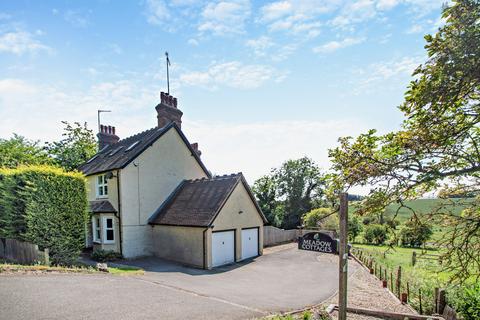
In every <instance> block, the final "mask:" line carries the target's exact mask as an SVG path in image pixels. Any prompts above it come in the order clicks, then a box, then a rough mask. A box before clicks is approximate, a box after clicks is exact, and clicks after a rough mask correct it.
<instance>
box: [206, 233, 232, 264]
mask: <svg viewBox="0 0 480 320" xmlns="http://www.w3.org/2000/svg"><path fill="white" fill-rule="evenodd" d="M234 261H235V232H234V231H221V232H213V233H212V264H213V266H214V267H217V266H221V265H224V264H227V263H232V262H234Z"/></svg>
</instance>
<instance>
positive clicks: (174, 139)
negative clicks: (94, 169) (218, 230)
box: [120, 128, 207, 258]
mask: <svg viewBox="0 0 480 320" xmlns="http://www.w3.org/2000/svg"><path fill="white" fill-rule="evenodd" d="M203 177H207V175H206V174H205V172H204V171H203V170H202V168H201V166H200V165H199V163H198V162H197V160H196V159H195V157H194V156H193V155H192V154H191V152H190V149H189V148H188V147H187V146H186V145H185V144H184V142H183V140H182V138H181V137H180V135H179V134H178V133H177V131H176V130H175V129H174V128H172V129H170V130H169V131H168V132H166V133H165V134H164V135H163V136H162V137H161V138H160V139H158V140H157V141H156V142H155V143H154V144H153V145H152V146H150V147H149V148H147V149H146V150H145V151H144V152H143V153H142V154H141V155H140V156H138V157H137V158H136V159H135V160H134V161H132V162H131V163H130V164H129V165H127V166H126V167H125V168H124V169H123V170H121V173H120V197H121V206H122V207H121V220H122V240H123V242H122V251H123V255H124V256H125V257H127V258H132V257H138V256H143V255H149V254H151V253H152V252H158V250H157V249H156V248H152V245H153V231H152V227H150V226H149V225H148V218H150V216H151V215H152V214H153V212H154V211H155V210H156V209H157V208H158V207H159V206H160V205H161V204H162V203H163V202H164V201H165V200H166V198H167V197H168V196H169V195H170V194H171V193H172V191H173V190H175V188H176V187H177V186H178V185H179V184H180V182H181V181H182V180H184V179H196V178H203Z"/></svg>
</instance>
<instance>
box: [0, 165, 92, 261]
mask: <svg viewBox="0 0 480 320" xmlns="http://www.w3.org/2000/svg"><path fill="white" fill-rule="evenodd" d="M86 221H87V195H86V184H85V179H84V177H83V175H82V174H80V173H76V172H65V171H63V170H62V169H59V168H54V167H48V166H32V167H19V168H16V169H0V237H6V238H14V239H18V240H22V241H28V242H32V243H35V244H37V245H38V246H39V247H40V249H44V248H48V249H49V250H50V257H51V261H52V263H54V264H64V265H65V264H72V263H74V262H75V260H76V259H77V257H78V255H79V253H80V251H81V250H82V248H83V246H84V244H85V223H86Z"/></svg>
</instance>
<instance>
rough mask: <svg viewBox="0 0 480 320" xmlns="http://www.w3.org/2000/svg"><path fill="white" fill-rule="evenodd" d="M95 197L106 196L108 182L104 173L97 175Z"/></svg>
mask: <svg viewBox="0 0 480 320" xmlns="http://www.w3.org/2000/svg"><path fill="white" fill-rule="evenodd" d="M97 197H98V198H106V197H108V183H107V178H106V175H104V174H102V175H100V176H98V177H97Z"/></svg>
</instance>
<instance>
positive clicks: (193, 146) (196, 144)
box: [190, 142, 202, 157]
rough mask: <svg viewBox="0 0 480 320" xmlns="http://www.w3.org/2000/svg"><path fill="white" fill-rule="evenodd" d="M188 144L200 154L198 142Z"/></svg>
mask: <svg viewBox="0 0 480 320" xmlns="http://www.w3.org/2000/svg"><path fill="white" fill-rule="evenodd" d="M190 146H191V147H192V149H193V150H194V151H195V153H196V154H197V155H198V156H199V157H200V156H201V155H202V151H200V150H199V149H198V142H194V143H191V144H190Z"/></svg>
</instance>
